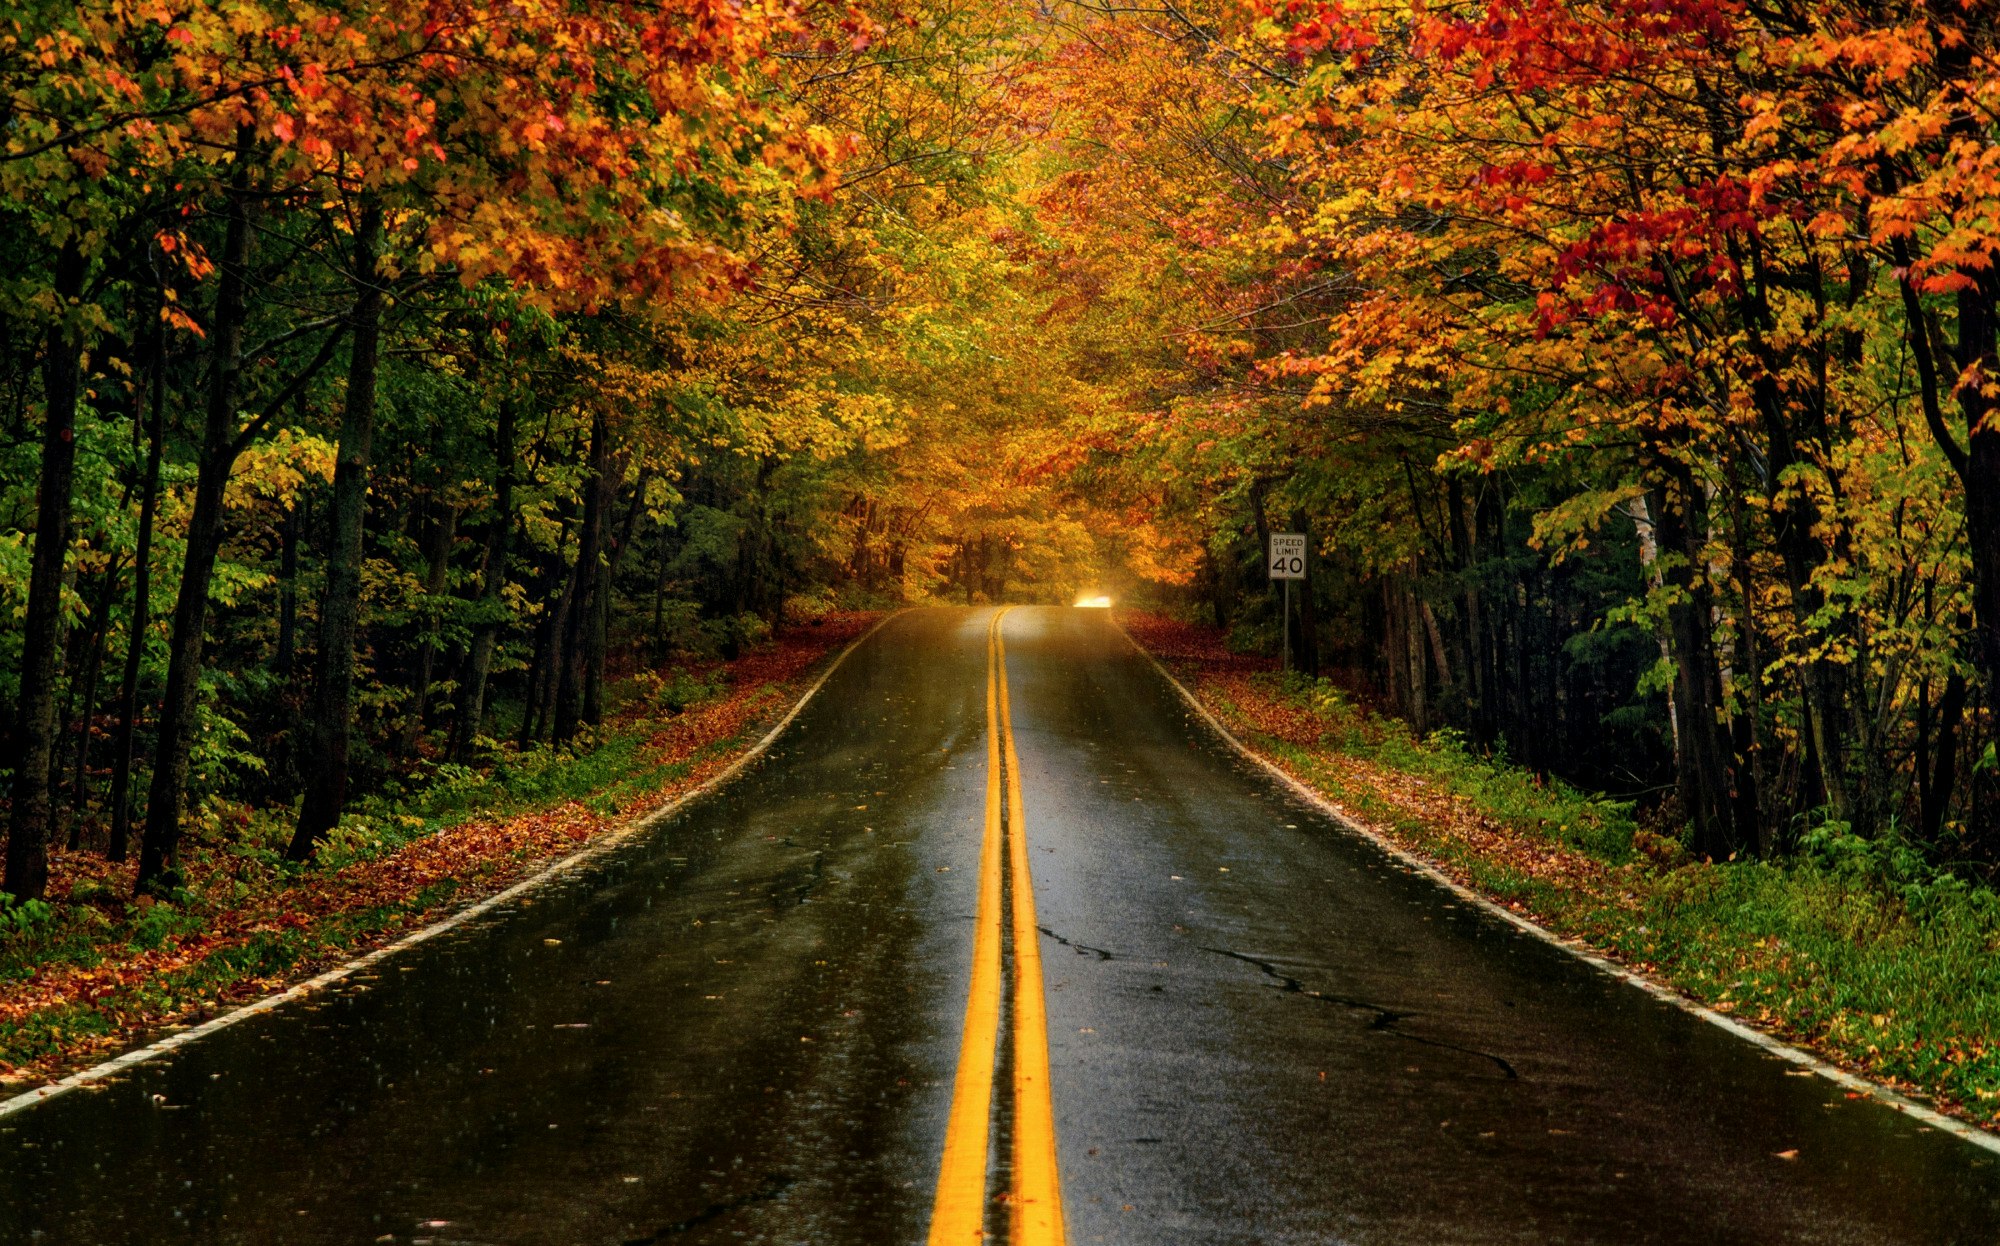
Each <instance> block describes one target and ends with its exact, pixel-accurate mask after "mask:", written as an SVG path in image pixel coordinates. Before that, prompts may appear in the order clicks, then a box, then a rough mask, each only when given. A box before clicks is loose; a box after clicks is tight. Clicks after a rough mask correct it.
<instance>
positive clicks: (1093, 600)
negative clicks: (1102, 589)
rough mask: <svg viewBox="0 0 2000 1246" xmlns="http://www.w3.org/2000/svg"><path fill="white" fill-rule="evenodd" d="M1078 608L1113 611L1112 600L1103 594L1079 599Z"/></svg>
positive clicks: (1077, 600) (1077, 601)
mask: <svg viewBox="0 0 2000 1246" xmlns="http://www.w3.org/2000/svg"><path fill="white" fill-rule="evenodd" d="M1076 606H1077V609H1079V610H1109V609H1111V599H1110V598H1109V597H1106V596H1105V595H1104V594H1102V593H1098V594H1096V595H1094V596H1089V597H1079V598H1077V599H1076Z"/></svg>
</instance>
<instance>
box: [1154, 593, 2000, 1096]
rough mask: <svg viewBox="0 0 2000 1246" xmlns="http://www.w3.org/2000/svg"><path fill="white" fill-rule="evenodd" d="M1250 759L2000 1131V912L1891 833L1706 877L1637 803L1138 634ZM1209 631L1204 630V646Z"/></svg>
mask: <svg viewBox="0 0 2000 1246" xmlns="http://www.w3.org/2000/svg"><path fill="white" fill-rule="evenodd" d="M1127 622H1128V626H1129V627H1130V629H1131V630H1132V632H1133V634H1134V635H1135V636H1136V637H1137V638H1138V639H1139V640H1140V641H1141V642H1142V643H1144V644H1146V645H1147V647H1148V648H1151V649H1153V650H1154V651H1155V652H1156V653H1159V654H1160V656H1162V658H1163V659H1164V660H1166V661H1167V662H1168V664H1169V666H1171V667H1173V668H1174V669H1175V673H1176V674H1177V675H1179V676H1180V677H1181V678H1182V679H1183V681H1184V682H1186V683H1187V684H1188V685H1189V687H1190V688H1191V689H1192V690H1194V691H1195V693H1196V695H1197V696H1199V697H1200V698H1201V699H1202V700H1203V701H1204V702H1205V703H1206V704H1208V706H1209V707H1210V709H1211V710H1212V711H1214V712H1216V713H1217V714H1218V716H1219V717H1221V718H1222V719H1223V720H1224V721H1225V722H1226V723H1228V725H1229V726H1230V728H1231V729H1232V730H1234V731H1236V732H1238V734H1239V735H1241V736H1242V738H1243V739H1244V741H1245V742H1246V743H1248V744H1250V745H1251V746H1252V747H1254V748H1257V749H1258V750H1259V751H1261V752H1263V753H1264V754H1265V755H1266V756H1269V757H1271V758H1272V759H1273V760H1275V761H1277V762H1279V763H1280V764H1281V765H1283V766H1284V767H1286V768H1287V769H1289V770H1290V771H1291V772H1292V773H1293V774H1295V775H1296V776H1297V777H1299V778H1300V779H1301V780H1303V781H1304V782H1306V783H1307V784H1309V785H1310V786H1312V787H1314V788H1316V789H1317V790H1319V791H1320V792H1322V793H1323V794H1325V795H1326V796H1327V797H1328V798H1329V799H1331V800H1332V801H1333V802H1334V803H1335V804H1337V805H1339V806H1341V807H1342V808H1343V809H1345V810H1346V811H1348V812H1349V813H1351V814H1352V815H1353V816H1355V817H1356V818H1357V819H1359V820H1360V821H1362V822H1364V823H1366V824H1367V825H1369V826H1370V827H1371V828H1372V829H1374V830H1376V831H1378V832H1379V833H1381V834H1383V835H1384V836H1385V837H1387V838H1389V839H1390V840H1392V841H1394V842H1396V843H1397V844H1399V845H1400V846H1402V847H1404V848H1406V849H1409V850H1411V851H1413V852H1415V853H1416V854H1418V855H1420V856H1422V857H1424V858H1426V859H1428V860H1430V861H1432V862H1433V863H1435V864H1437V865H1438V866H1440V867H1441V868H1442V869H1444V870H1445V872H1446V873H1448V874H1450V875H1452V876H1453V877H1455V878H1457V879H1458V880H1459V881H1460V882H1462V883H1464V884H1465V885H1467V886H1470V887H1471V888H1473V889H1474V890H1476V891H1479V892H1481V893H1483V894H1485V895H1487V896H1489V897H1491V898H1492V899H1494V900H1496V901H1498V902H1500V903H1502V904H1505V905H1507V906H1509V907H1510V908H1513V909H1515V910H1516V911H1518V912H1522V913H1524V914H1526V915H1528V916H1531V917H1532V918H1533V919H1534V920H1536V921H1537V922H1539V923H1540V924H1542V925H1543V926H1545V927H1547V928H1549V929H1552V930H1555V931H1557V932H1559V933H1561V934H1564V935H1568V936H1572V937H1575V938H1579V939H1582V940H1584V941H1585V942H1587V943H1589V944H1591V945H1593V946H1594V947H1596V948H1598V949H1599V950H1600V951H1602V952H1603V953H1604V954H1606V955H1607V956H1609V957H1610V958H1612V959H1615V960H1618V961H1620V962H1622V963H1624V964H1626V965H1628V966H1630V967H1632V968H1635V969H1638V970H1640V971H1641V972H1644V973H1646V974H1647V975H1649V976H1650V977H1652V978H1653V979H1654V980H1656V981H1659V982H1662V983H1664V984H1666V985H1669V986H1671V987H1673V988H1676V989H1678V990H1679V991H1681V992H1682V993H1684V994H1685V995H1687V996H1688V997H1689V998H1691V999H1694V1000H1697V1001H1699V1002H1701V1003H1703V1004H1705V1005H1707V1006H1709V1007H1711V1008H1714V1009H1716V1010H1717V1011H1720V1012H1725V1013H1728V1014H1730V1015H1732V1016H1735V1017H1737V1018H1739V1019H1741V1020H1745V1021H1749V1022H1752V1023H1755V1024H1757V1025H1759V1026H1761V1027H1762V1028H1764V1029H1766V1030H1768V1031H1770V1032H1772V1033H1774V1034H1777V1035H1779V1036H1780V1037H1783V1038H1786V1039H1788V1040H1790V1041H1793V1042H1796V1043H1799V1044H1800V1045H1803V1046H1807V1047H1810V1048H1812V1049H1814V1050H1815V1051H1817V1052H1819V1053H1820V1054H1821V1055H1823V1056H1824V1057H1826V1058H1828V1059H1830V1060H1831V1061H1833V1062H1834V1063H1837V1064H1840V1065H1842V1066H1844V1067H1846V1068H1849V1069H1851V1070H1854V1071H1856V1072H1859V1073H1862V1074H1864V1075H1866V1076H1868V1077H1871V1078H1873V1079H1875V1080H1877V1081H1879V1082H1883V1083H1885V1084H1888V1085H1890V1086H1892V1087H1894V1088H1896V1089H1898V1090H1900V1091H1903V1092H1904V1093H1907V1094H1911V1095H1914V1096H1917V1097H1921V1098H1926V1099H1930V1100H1932V1101H1934V1102H1935V1103H1936V1104H1937V1105H1938V1106H1939V1107H1941V1108H1942V1109H1944V1110H1946V1111H1949V1112H1952V1113H1954V1114H1956V1115H1959V1116H1962V1117H1964V1118H1966V1119H1969V1120H1972V1121H1974V1122H1976V1123H1979V1124H1983V1125H1988V1126H1995V1125H2000V956H1996V954H1995V953H1996V952H2000V895H1996V894H1995V893H1994V892H1993V891H1992V890H1990V889H1988V888H1986V887H1983V886H1979V885H1976V884H1973V883H1969V882H1966V881H1964V880H1962V879H1959V878H1956V877H1953V876H1950V875H1948V874H1943V873H1939V872H1936V871H1934V870H1931V869H1929V868H1927V867H1926V866H1924V865H1923V864H1922V862H1921V860H1920V859H1919V858H1918V856H1917V854H1915V853H1914V852H1911V851H1909V850H1908V849H1907V848H1906V847H1904V846H1903V845H1901V844H1900V843H1899V842H1898V841H1896V840H1895V839H1894V838H1893V837H1888V838H1885V839H1881V840H1875V841H1861V840H1859V839H1857V838H1855V837H1853V836H1844V835H1839V834H1833V833H1822V834H1820V835H1817V836H1809V837H1808V838H1807V844H1806V847H1805V850H1804V851H1802V852H1801V854H1800V855H1798V856H1796V857H1792V858H1788V859H1785V860H1780V861H1771V862H1767V861H1755V860H1743V861H1725V862H1707V861H1696V860H1694V859H1693V858H1692V857H1690V856H1689V855H1688V853H1687V852H1686V851H1685V849H1684V847H1683V846H1682V845H1681V844H1680V843H1679V842H1677V841H1675V840H1673V839H1671V838H1669V837H1666V836H1662V835H1659V834H1657V833H1653V832H1649V831H1647V830H1645V829H1642V828H1641V827H1640V826H1639V824H1638V822H1637V821H1636V819H1635V817H1634V813H1633V809H1632V807H1631V805H1629V804H1627V803H1624V802H1620V801H1615V800H1610V799H1606V798H1604V797H1602V796H1599V795H1595V794H1592V793H1588V792H1583V791H1579V790H1577V789H1575V788H1572V787H1570V786H1568V785H1566V784H1563V783H1561V782H1557V781H1553V780H1549V779H1546V778H1544V777H1542V776H1538V775H1536V774H1534V773H1533V772H1531V771H1528V770H1526V769H1524V768H1522V767H1519V766H1515V765H1511V764H1509V763H1508V762H1507V761H1506V760H1505V759H1504V758H1502V757H1491V756H1485V755H1482V754H1480V753H1479V752H1478V751H1476V750H1474V749H1471V748H1469V747H1467V746H1466V744H1465V743H1464V741H1463V740H1462V738H1460V737H1458V736H1457V735H1455V734H1453V733H1450V732H1439V733H1434V734H1432V735H1430V736H1429V737H1425V738H1419V737H1417V736H1416V735H1415V734H1414V733H1412V732H1411V731H1410V730H1409V728H1408V727H1407V726H1406V725H1404V724H1403V723H1401V722H1399V721H1397V720H1393V719H1389V718H1385V717H1382V716H1380V715H1376V714H1373V713H1371V712H1369V711H1368V710H1367V709H1365V708H1363V707H1361V706H1359V705H1356V704H1355V703H1353V702H1352V701H1351V700H1349V699H1348V698H1346V697H1344V696H1343V695H1341V694H1340V693H1339V692H1338V691H1337V690H1335V689H1333V688H1332V687H1331V686H1330V685H1328V684H1326V683H1324V682H1321V683H1310V682H1307V681H1304V680H1301V679H1297V678H1293V679H1290V680H1286V679H1283V678H1281V677H1280V676H1278V675H1277V674H1276V673H1273V672H1268V671H1260V670H1256V669H1252V668H1250V665H1249V664H1246V663H1245V662H1244V661H1243V660H1242V659H1240V658H1236V657H1233V656H1229V655H1227V654H1226V653H1225V652H1223V651H1222V650H1221V647H1220V644H1219V640H1217V639H1213V638H1207V637H1197V636H1190V635H1188V634H1187V632H1188V630H1189V629H1187V628H1186V627H1185V625H1180V624H1173V623H1171V622H1169V621H1166V620H1149V619H1145V618H1137V619H1130V620H1127ZM1194 630H1199V629H1194Z"/></svg>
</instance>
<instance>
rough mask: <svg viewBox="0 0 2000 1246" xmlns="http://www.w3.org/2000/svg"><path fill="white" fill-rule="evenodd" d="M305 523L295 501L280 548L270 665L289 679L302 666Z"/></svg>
mask: <svg viewBox="0 0 2000 1246" xmlns="http://www.w3.org/2000/svg"><path fill="white" fill-rule="evenodd" d="M303 526H304V521H303V519H302V517H301V516H300V514H299V504H298V503H297V502H296V501H295V502H293V503H292V504H291V505H290V506H288V507H286V508H285V522H284V524H283V526H282V528H281V529H280V531H279V548H278V651H277V654H276V655H275V656H274V657H273V658H272V662H271V665H272V666H273V667H274V668H275V669H276V670H277V672H278V673H279V674H280V675H283V676H284V677H285V678H286V679H290V678H291V676H292V672H293V671H294V670H296V669H297V667H298V662H299V529H300V528H301V527H303Z"/></svg>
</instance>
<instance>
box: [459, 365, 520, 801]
mask: <svg viewBox="0 0 2000 1246" xmlns="http://www.w3.org/2000/svg"><path fill="white" fill-rule="evenodd" d="M493 458H494V462H495V464H496V466H497V470H496V471H495V473H494V477H495V478H494V482H493V525H492V527H491V528H490V529H488V531H487V533H486V563H485V567H484V568H483V570H482V571H481V574H480V585H479V590H480V620H479V627H478V630H477V631H475V632H474V633H473V636H472V648H471V651H470V652H469V653H468V654H467V655H466V677H465V687H464V688H463V689H462V690H461V691H460V693H459V711H458V720H457V723H456V725H455V726H454V728H453V730H452V738H451V759H452V760H453V761H455V762H460V763H463V762H464V761H465V759H466V756H467V754H468V751H469V750H470V749H471V747H472V741H473V740H474V739H475V738H477V737H478V735H479V732H480V727H481V723H482V721H483V720H484V718H485V716H486V680H487V677H488V676H489V675H490V674H491V672H492V670H493V649H494V646H495V645H496V643H497V642H498V640H499V636H500V616H501V612H502V611H503V610H504V609H505V608H506V600H505V596H504V594H505V590H506V586H507V545H508V540H509V538H510V537H512V535H513V528H514V400H513V399H512V398H503V399H502V400H501V402H500V415H499V419H498V420H497V421H496V423H495V426H494V430H493Z"/></svg>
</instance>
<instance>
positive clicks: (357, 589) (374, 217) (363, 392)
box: [285, 200, 382, 861]
mask: <svg viewBox="0 0 2000 1246" xmlns="http://www.w3.org/2000/svg"><path fill="white" fill-rule="evenodd" d="M381 248H382V209H381V208H380V206H378V205H377V204H376V203H375V202H374V201H373V200H369V201H367V202H365V203H364V204H363V205H362V208H361V219H360V222H359V223H358V225H357V227H356V229H355V233H354V284H355V296H356V297H355V301H354V312H353V316H352V323H353V332H354V341H353V345H352V348H351V349H352V354H351V355H350V356H349V361H348V369H347V399H346V402H345V403H344V404H343V405H342V407H341V416H340V447H339V450H338V452H337V456H336V459H335V463H334V469H333V515H332V520H333V522H332V524H331V525H330V526H331V529H332V531H331V533H330V541H329V544H330V546H331V548H329V549H328V550H327V557H326V594H325V596H324V597H323V598H322V599H321V602H320V610H319V649H318V652H317V654H316V655H315V664H316V668H317V669H316V671H315V674H314V677H313V711H312V719H311V723H312V730H313V732H314V735H315V743H316V744H317V748H316V749H315V751H314V752H313V754H312V755H311V756H312V761H313V764H312V765H310V766H308V767H307V768H306V790H305V799H304V800H303V801H302V802H301V804H300V806H299V821H298V826H297V828H296V829H295V830H294V831H293V832H292V842H291V845H290V847H288V848H287V849H286V851H285V856H286V857H287V858H289V859H290V860H293V861H308V860H311V859H312V856H313V853H314V852H316V851H318V849H319V841H320V840H322V839H324V838H325V837H326V833H327V832H328V831H330V830H332V829H333V828H334V827H335V826H336V825H337V824H338V823H339V822H340V815H341V813H342V811H343V810H344V809H345V808H346V806H347V779H348V767H349V760H350V755H351V749H352V744H353V740H352V735H353V719H354V638H355V631H356V627H357V622H358V618H359V615H360V609H361V563H362V545H361V536H362V525H363V521H364V520H365V518H366V512H367V506H368V472H369V460H370V457H371V454H372V452H373V445H374V438H375V371H376V364H377V357H378V355H379V352H380V346H381V339H382V287H381V285H380V283H379V281H378V278H377V274H376V262H377V260H378V258H379V256H380V252H381Z"/></svg>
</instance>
